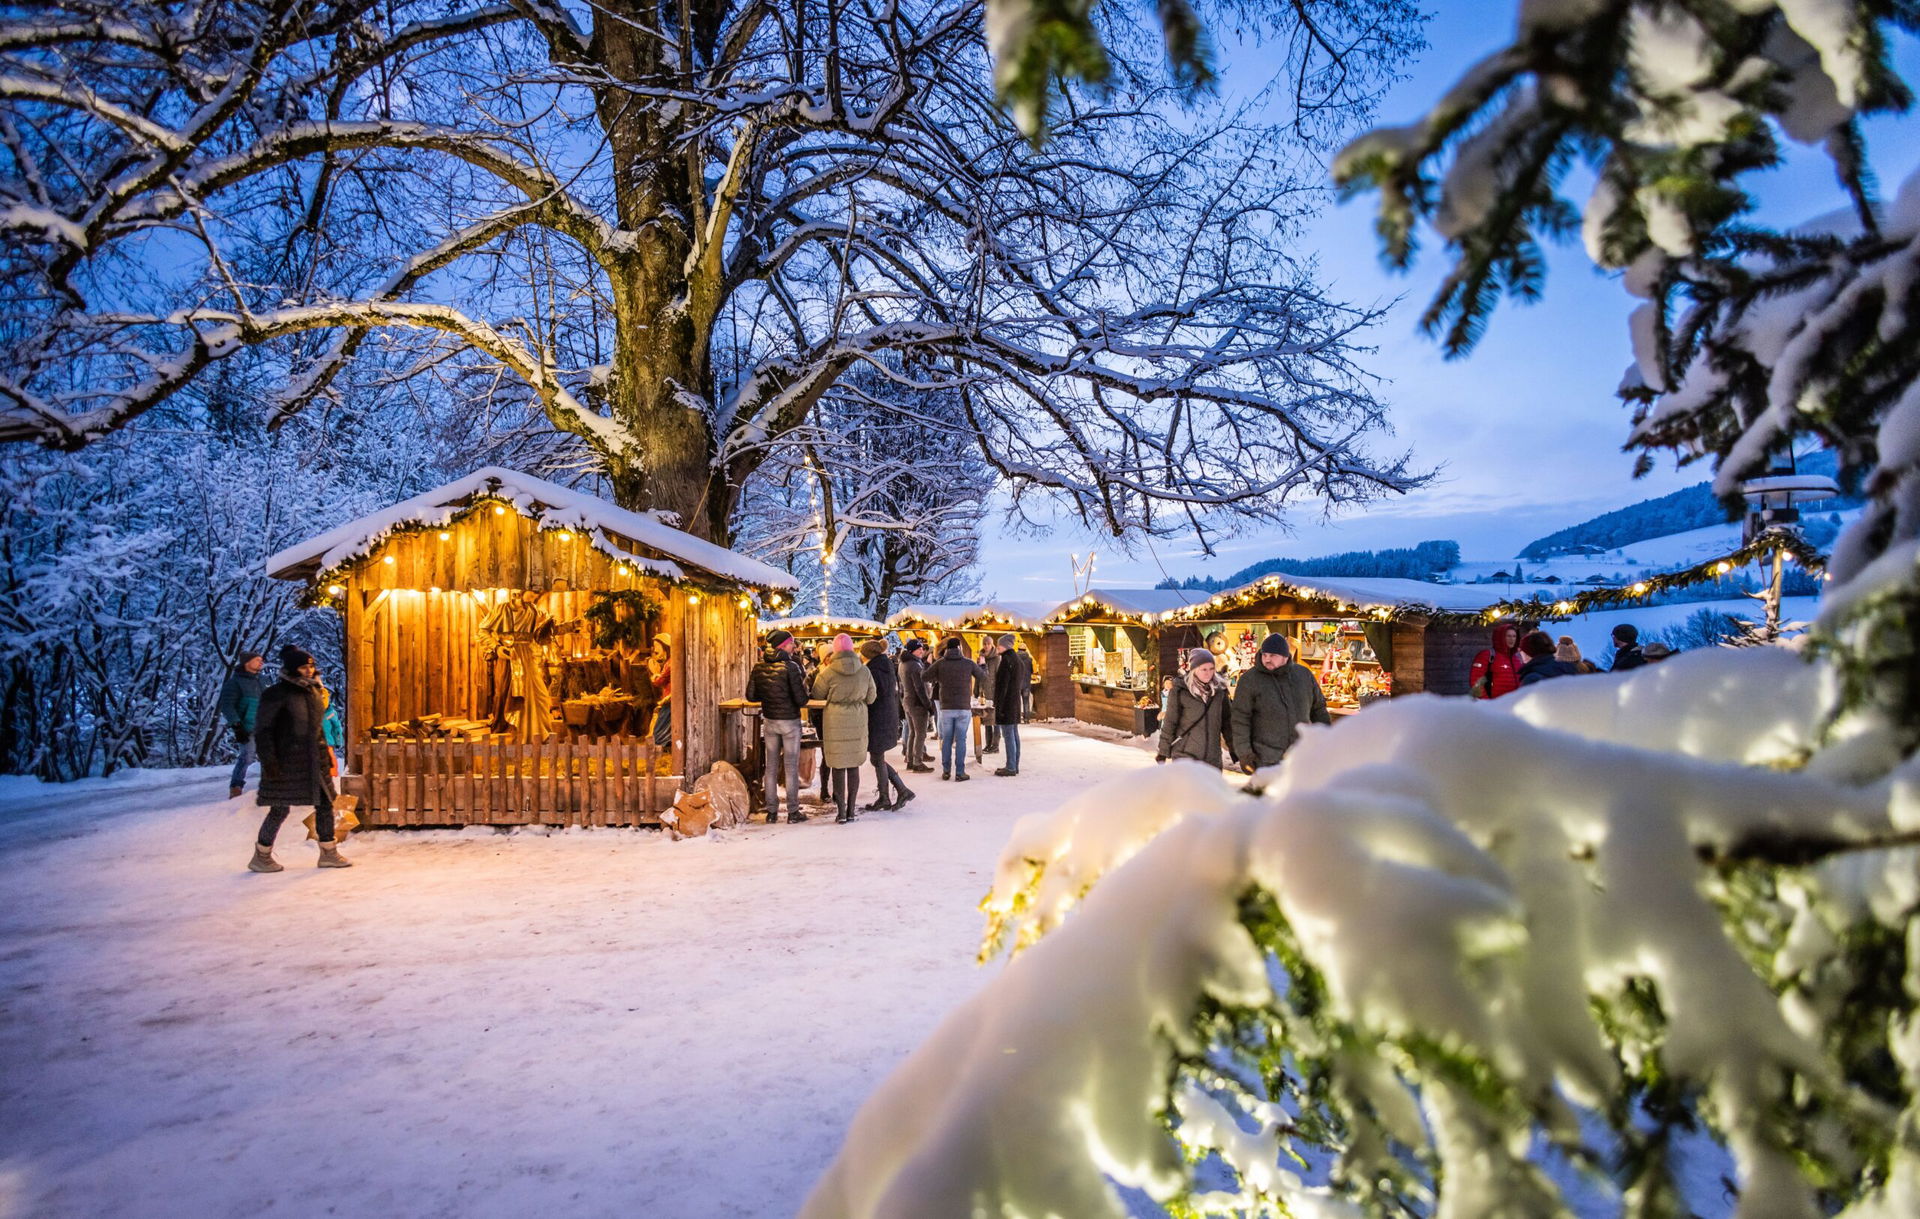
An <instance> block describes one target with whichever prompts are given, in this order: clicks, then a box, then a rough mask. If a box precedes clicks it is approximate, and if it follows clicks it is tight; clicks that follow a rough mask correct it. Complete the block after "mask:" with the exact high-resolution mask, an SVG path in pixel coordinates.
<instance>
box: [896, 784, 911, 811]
mask: <svg viewBox="0 0 1920 1219" xmlns="http://www.w3.org/2000/svg"><path fill="white" fill-rule="evenodd" d="M911 799H913V793H912V792H910V791H908V790H907V789H906V788H904V787H896V788H894V791H893V807H895V808H905V807H906V804H907V801H909V800H911Z"/></svg>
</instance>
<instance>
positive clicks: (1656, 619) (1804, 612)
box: [1540, 597, 1820, 661]
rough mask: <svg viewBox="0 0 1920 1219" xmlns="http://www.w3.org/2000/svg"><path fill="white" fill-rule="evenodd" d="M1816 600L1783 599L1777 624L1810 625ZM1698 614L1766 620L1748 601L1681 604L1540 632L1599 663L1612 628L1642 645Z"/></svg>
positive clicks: (1597, 616)
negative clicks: (1632, 631) (1625, 625)
mask: <svg viewBox="0 0 1920 1219" xmlns="http://www.w3.org/2000/svg"><path fill="white" fill-rule="evenodd" d="M1819 608H1820V599H1819V598H1818V597H1782V598H1781V599H1780V620H1781V621H1782V622H1809V621H1812V619H1813V616H1814V614H1815V613H1817V612H1818V611H1819ZM1701 610H1716V611H1718V612H1719V613H1722V614H1729V615H1731V616H1733V617H1735V618H1746V619H1750V620H1751V621H1754V622H1758V621H1760V620H1761V619H1762V618H1764V617H1766V608H1765V607H1764V606H1763V605H1761V604H1760V602H1758V601H1755V600H1753V599H1752V598H1750V597H1741V598H1738V599H1735V600H1728V601H1683V602H1680V603H1679V604H1677V605H1655V606H1643V607H1641V608H1640V609H1618V610H1601V611H1599V612H1597V613H1592V614H1585V615H1582V616H1581V617H1578V618H1573V619H1570V620H1568V621H1566V622H1549V623H1546V624H1544V625H1542V626H1541V628H1540V629H1541V630H1543V631H1545V632H1547V633H1548V634H1549V635H1552V636H1553V637H1554V638H1556V639H1557V638H1559V637H1560V636H1562V635H1571V636H1573V641H1574V642H1575V643H1577V644H1579V645H1580V654H1581V655H1582V656H1585V657H1586V658H1587V659H1588V660H1594V661H1598V660H1602V659H1604V658H1605V657H1606V655H1607V650H1608V649H1609V648H1610V647H1612V646H1613V628H1614V626H1615V625H1616V624H1618V623H1622V622H1630V623H1632V624H1633V625H1634V626H1635V627H1638V628H1639V630H1640V639H1641V642H1643V643H1644V642H1646V641H1647V640H1649V639H1651V638H1652V637H1653V635H1654V634H1655V633H1656V632H1658V631H1664V630H1666V629H1667V628H1668V627H1674V626H1680V625H1681V624H1683V623H1685V622H1686V620H1687V619H1689V618H1691V617H1693V616H1694V615H1695V614H1697V613H1699V612H1700V611H1701Z"/></svg>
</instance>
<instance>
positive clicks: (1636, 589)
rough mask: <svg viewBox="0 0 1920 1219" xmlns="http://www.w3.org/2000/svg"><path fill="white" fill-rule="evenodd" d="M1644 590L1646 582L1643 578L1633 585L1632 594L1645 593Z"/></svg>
mask: <svg viewBox="0 0 1920 1219" xmlns="http://www.w3.org/2000/svg"><path fill="white" fill-rule="evenodd" d="M1646 591H1647V582H1646V581H1645V580H1642V581H1641V582H1640V583H1638V584H1636V585H1634V586H1633V595H1634V596H1636V597H1639V596H1643V595H1645V593H1646Z"/></svg>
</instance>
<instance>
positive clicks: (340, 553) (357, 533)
mask: <svg viewBox="0 0 1920 1219" xmlns="http://www.w3.org/2000/svg"><path fill="white" fill-rule="evenodd" d="M476 496H492V497H494V498H497V499H501V500H505V501H506V502H507V503H510V504H512V505H513V506H514V507H515V508H517V509H518V510H519V511H520V513H521V515H523V516H526V517H528V518H530V519H532V520H533V522H534V523H535V524H536V525H538V526H539V527H540V528H543V529H574V530H578V531H579V532H580V533H581V534H582V535H584V536H585V537H586V538H587V540H588V542H589V544H591V545H592V546H593V547H594V548H595V549H596V550H599V551H601V552H602V553H604V554H606V555H608V556H609V557H611V558H615V559H618V560H620V561H621V562H625V563H632V564H634V565H635V566H636V567H640V568H644V569H646V570H648V571H651V572H653V573H655V574H656V575H660V576H663V577H665V578H666V579H669V580H684V579H685V578H686V572H685V571H684V570H683V568H682V567H681V564H685V565H686V566H687V567H692V568H696V569H698V570H699V571H702V572H705V573H706V574H708V575H713V576H719V577H720V578H721V579H723V580H729V581H732V582H733V583H736V584H743V585H747V586H750V587H755V588H789V589H790V588H798V587H799V586H800V582H799V581H798V580H796V579H795V578H794V577H792V576H790V575H788V574H787V573H786V572H784V571H781V570H779V569H778V568H776V567H769V566H768V565H766V564H765V563H762V562H760V561H759V560H758V559H750V558H748V557H747V556H746V555H743V554H738V553H736V552H734V551H731V550H728V549H727V548H726V547H724V546H716V545H714V544H713V543H712V542H709V541H705V540H704V539H701V538H697V537H695V536H693V535H692V534H691V533H688V532H686V531H685V530H683V529H675V528H674V527H673V526H671V525H668V524H665V523H663V522H662V521H661V520H660V519H659V518H658V517H656V516H653V515H651V514H648V513H641V512H630V511H628V510H627V509H625V508H620V507H616V506H615V505H613V504H610V503H608V502H607V501H606V500H603V499H601V498H599V497H598V496H594V495H587V494H584V493H582V492H579V491H572V490H569V489H568V488H566V487H563V486H561V485H560V484H558V483H551V482H548V481H547V480H546V479H544V478H535V477H534V476H533V475H531V474H522V473H521V472H520V471H518V470H508V469H505V468H504V467H501V466H482V467H481V468H480V469H478V470H475V471H474V472H473V473H471V474H469V475H467V476H466V477H465V478H460V479H455V480H454V481H453V482H450V483H448V484H446V485H445V486H443V487H435V488H434V489H433V490H431V491H428V492H425V493H424V494H421V495H416V496H414V497H413V498H412V499H406V500H401V501H400V502H399V503H397V504H394V505H393V506H392V507H390V508H386V509H383V510H382V511H379V512H375V513H373V514H371V515H368V516H363V517H361V518H359V519H358V520H353V521H348V522H347V523H346V524H344V525H341V526H340V527H338V528H337V529H330V530H328V531H327V532H326V533H323V534H320V535H319V536H318V537H313V538H308V539H307V540H306V541H304V542H301V543H299V544H298V545H294V546H289V547H287V548H286V549H285V550H282V551H281V552H280V553H279V554H276V555H274V556H273V557H272V558H270V559H268V560H267V574H268V575H270V576H273V577H274V578H276V579H283V580H291V579H304V578H310V577H312V576H314V575H317V574H318V573H320V572H325V571H331V570H333V569H334V568H336V567H339V566H340V565H342V564H343V563H349V562H351V561H353V560H354V559H358V558H361V557H363V556H365V555H366V554H368V553H370V552H371V551H373V550H374V549H375V548H376V547H378V546H379V545H380V543H382V542H383V541H385V540H386V539H387V536H388V535H389V534H391V533H392V532H393V531H394V530H395V529H397V528H400V527H402V526H406V525H426V526H432V525H444V524H446V523H447V522H449V521H451V520H452V519H453V518H454V517H455V516H457V515H458V514H459V513H460V512H462V511H463V510H465V509H466V508H467V507H468V505H469V504H470V503H471V502H472V501H473V499H474V498H475V497H476ZM609 534H618V535H620V536H621V537H622V538H623V539H626V540H627V541H631V542H632V543H634V544H636V545H638V546H640V547H642V548H644V549H646V550H649V551H653V552H655V554H657V555H659V556H663V557H657V558H656V557H654V556H653V555H647V554H639V553H636V552H634V551H633V550H631V549H629V548H628V547H627V546H625V545H623V544H622V543H620V542H616V541H614V540H613V538H611V537H609V536H608V535H609Z"/></svg>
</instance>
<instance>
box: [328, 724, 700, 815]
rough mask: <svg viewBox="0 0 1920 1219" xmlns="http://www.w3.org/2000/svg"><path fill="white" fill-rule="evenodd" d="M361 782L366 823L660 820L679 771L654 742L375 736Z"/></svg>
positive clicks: (363, 812) (672, 793) (369, 747)
mask: <svg viewBox="0 0 1920 1219" xmlns="http://www.w3.org/2000/svg"><path fill="white" fill-rule="evenodd" d="M364 752H365V758H366V765H365V768H364V770H363V772H362V774H361V775H360V776H359V783H358V784H357V787H358V789H359V791H360V792H361V793H363V800H362V805H361V809H360V819H361V824H362V825H364V826H367V827H368V828H396V827H409V826H411V827H421V828H424V827H429V826H451V825H581V826H635V825H654V824H658V823H659V821H660V814H661V812H663V811H664V810H665V809H667V808H668V807H669V806H671V805H672V803H673V797H674V793H675V792H677V791H678V790H679V787H680V778H679V776H678V775H673V774H667V775H661V774H657V773H656V770H657V769H658V768H657V765H656V763H657V760H658V759H659V758H660V757H662V756H663V755H662V754H661V752H660V750H658V749H656V748H655V747H654V745H653V742H652V741H651V740H610V741H576V742H566V741H548V742H546V743H544V744H539V745H521V744H510V743H498V742H492V741H427V742H419V743H416V742H412V741H373V742H370V743H369V744H367V745H366V746H365V751H364Z"/></svg>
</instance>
